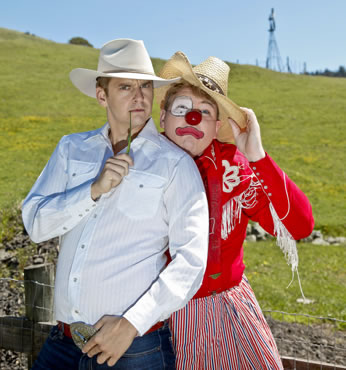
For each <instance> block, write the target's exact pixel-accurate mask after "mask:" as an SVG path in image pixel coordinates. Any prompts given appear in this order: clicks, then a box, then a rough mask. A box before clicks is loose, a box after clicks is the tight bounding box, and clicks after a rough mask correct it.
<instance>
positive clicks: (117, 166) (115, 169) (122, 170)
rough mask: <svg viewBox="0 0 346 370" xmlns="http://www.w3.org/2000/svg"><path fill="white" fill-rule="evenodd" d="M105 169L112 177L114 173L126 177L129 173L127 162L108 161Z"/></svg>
mask: <svg viewBox="0 0 346 370" xmlns="http://www.w3.org/2000/svg"><path fill="white" fill-rule="evenodd" d="M104 170H105V172H106V173H107V175H108V176H110V177H111V178H112V179H113V176H114V175H120V176H121V177H124V176H126V175H127V174H128V173H129V167H128V164H127V163H126V162H121V163H120V162H118V163H107V164H106V166H105V168H104Z"/></svg>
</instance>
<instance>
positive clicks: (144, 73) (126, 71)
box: [100, 69, 156, 77]
mask: <svg viewBox="0 0 346 370" xmlns="http://www.w3.org/2000/svg"><path fill="white" fill-rule="evenodd" d="M100 73H137V74H142V75H149V76H155V75H154V74H153V73H150V72H144V71H143V72H142V71H133V70H132V71H130V70H128V69H127V70H125V69H124V70H121V69H113V70H110V71H100ZM155 77H156V76H155Z"/></svg>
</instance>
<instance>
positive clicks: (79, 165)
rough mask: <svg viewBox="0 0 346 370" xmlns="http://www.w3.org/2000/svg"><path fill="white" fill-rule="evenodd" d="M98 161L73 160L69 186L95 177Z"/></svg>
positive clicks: (69, 169)
mask: <svg viewBox="0 0 346 370" xmlns="http://www.w3.org/2000/svg"><path fill="white" fill-rule="evenodd" d="M96 171H97V166H96V163H93V162H82V161H76V160H71V161H70V162H69V168H68V185H67V187H68V188H74V187H76V186H78V185H80V184H83V183H85V182H87V181H89V180H90V179H93V178H94V177H95V173H96Z"/></svg>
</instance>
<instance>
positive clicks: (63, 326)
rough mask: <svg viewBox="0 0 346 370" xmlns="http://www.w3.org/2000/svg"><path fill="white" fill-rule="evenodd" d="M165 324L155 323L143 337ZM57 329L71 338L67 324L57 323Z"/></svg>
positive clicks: (162, 322) (161, 322)
mask: <svg viewBox="0 0 346 370" xmlns="http://www.w3.org/2000/svg"><path fill="white" fill-rule="evenodd" d="M164 324H165V322H164V321H159V322H157V323H156V324H155V325H154V326H152V327H151V328H150V329H149V330H148V331H147V332H146V333H145V334H144V335H146V334H149V333H152V332H153V331H155V330H158V329H160V328H162V327H163V325H164ZM58 328H59V330H60V331H62V332H63V333H64V335H65V336H66V337H68V338H72V334H71V328H70V325H69V324H65V323H64V322H61V321H58Z"/></svg>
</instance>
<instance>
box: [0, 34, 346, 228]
mask: <svg viewBox="0 0 346 370" xmlns="http://www.w3.org/2000/svg"><path fill="white" fill-rule="evenodd" d="M98 52H99V51H98V50H97V49H93V48H89V47H84V46H76V45H69V44H58V43H54V42H51V41H48V40H45V39H41V38H39V37H35V36H31V35H25V34H23V33H20V32H15V31H10V30H7V29H3V28H0V71H1V72H0V74H1V78H0V127H1V131H0V169H1V171H0V209H3V208H4V207H9V206H12V205H13V204H15V203H16V202H19V201H21V200H22V199H23V198H24V197H25V195H26V194H27V192H28V191H29V189H30V188H31V186H32V184H33V183H34V181H35V179H36V178H37V176H38V175H39V173H40V171H41V169H42V168H43V166H44V165H45V163H46V161H47V160H48V158H49V156H50V154H51V153H52V151H53V149H54V148H55V146H56V144H57V142H58V140H59V139H60V137H61V136H62V135H64V134H68V133H71V132H77V131H85V130H92V129H95V128H97V127H99V126H101V125H102V124H103V123H104V121H105V113H104V111H103V109H102V108H100V107H99V106H98V105H97V103H96V101H95V100H93V99H91V98H89V97H87V96H84V95H83V94H81V93H80V92H79V91H78V90H77V89H76V88H75V87H74V86H73V85H72V83H71V82H70V80H69V77H68V74H69V72H70V71H71V70H72V69H73V68H77V67H84V68H91V69H95V68H96V65H97V59H98ZM153 63H154V67H155V70H156V72H158V71H159V70H160V68H161V67H162V65H163V63H164V61H163V60H159V59H153ZM230 66H231V82H230V86H229V94H230V97H231V98H232V99H233V100H234V101H235V102H237V103H238V104H239V105H241V106H245V107H249V108H252V109H253V110H254V111H255V112H256V114H257V117H258V120H259V122H260V124H261V129H262V136H263V142H264V147H265V149H266V151H267V152H268V153H270V155H271V156H272V157H273V158H274V159H275V160H276V162H277V163H278V164H279V165H280V166H281V167H282V168H283V169H285V171H286V172H287V174H288V175H289V176H290V177H291V178H292V179H293V180H294V181H295V182H296V183H297V184H298V185H299V186H300V187H301V188H302V189H303V190H304V192H305V193H306V194H307V195H308V197H309V199H310V200H311V203H312V205H313V210H314V215H315V220H316V228H319V229H322V230H324V231H327V232H328V233H331V234H345V228H346V227H345V226H346V222H345V209H346V195H345V194H346V191H345V190H346V188H345V183H346V171H345V169H344V163H343V161H344V160H345V148H346V140H345V129H346V79H345V78H344V79H342V78H327V77H313V76H301V75H289V74H284V73H277V72H273V71H269V70H266V69H262V68H259V67H254V66H244V65H234V64H231V65H230ZM158 112H159V110H158V107H157V105H155V107H154V119H155V120H156V122H158Z"/></svg>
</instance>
